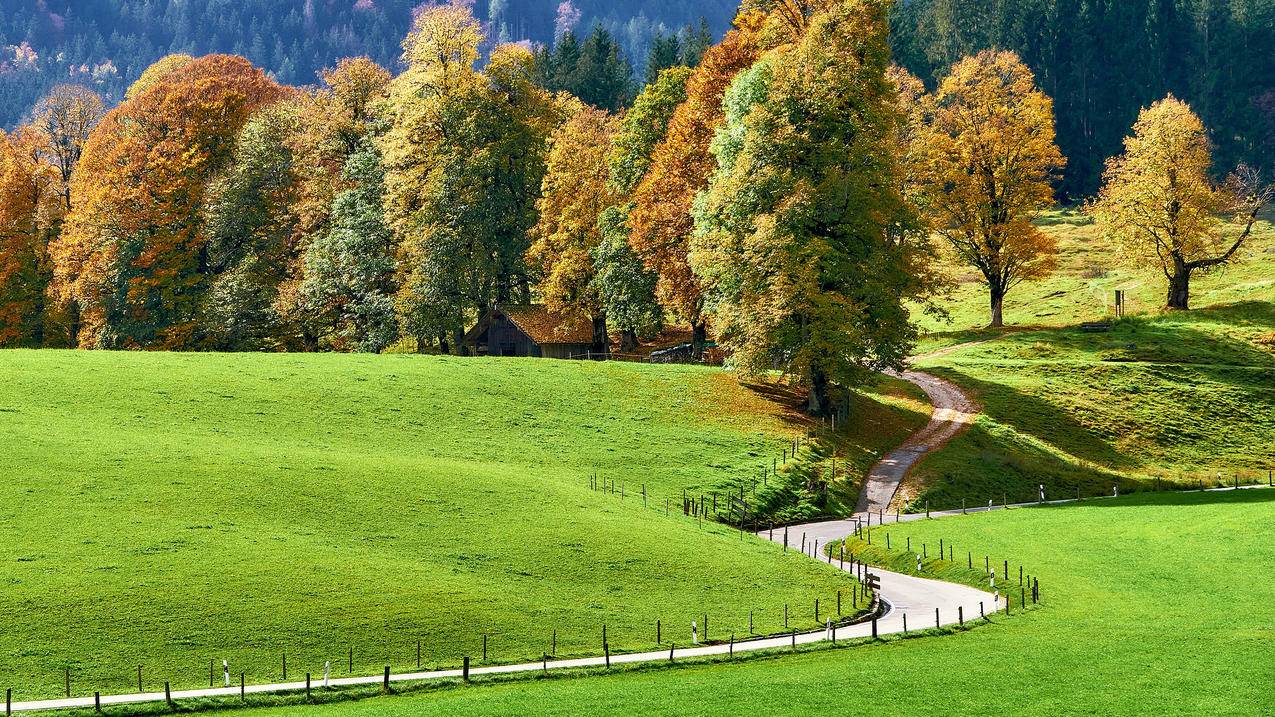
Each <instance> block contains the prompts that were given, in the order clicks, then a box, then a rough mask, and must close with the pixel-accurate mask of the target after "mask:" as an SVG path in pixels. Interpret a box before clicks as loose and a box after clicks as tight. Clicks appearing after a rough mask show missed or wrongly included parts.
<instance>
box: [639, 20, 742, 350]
mask: <svg viewBox="0 0 1275 717" xmlns="http://www.w3.org/2000/svg"><path fill="white" fill-rule="evenodd" d="M764 21H765V17H764V16H763V15H761V14H760V13H755V12H754V13H744V14H741V15H740V16H739V17H738V18H737V19H736V27H735V28H734V29H733V30H731V31H730V32H728V33H727V34H726V37H725V38H724V39H723V40H722V42H721V43H719V44H717V45H714V46H713V47H711V48H709V50H708V51H707V52H705V53H704V57H703V59H702V60H701V62H700V64H699V65H698V66H697V67H696V68H695V70H694V71H693V72H692V73H691V75H690V77H689V78H688V79H687V81H686V101H685V102H683V103H682V104H681V105H679V106H678V107H677V109H676V110H675V111H674V113H673V116H672V118H671V119H670V120H669V124H668V131H667V133H666V135H665V137H664V139H663V140H662V141H661V142H660V143H659V144H658V145H657V146H656V147H655V149H654V150H653V152H652V158H651V164H650V168H649V169H648V170H647V171H646V173H645V174H644V176H643V178H642V180H641V182H640V183H639V184H638V186H637V187H636V189H635V190H634V192H633V198H632V199H633V209H632V211H631V212H630V213H629V220H628V225H629V228H630V231H631V235H630V241H631V244H632V247H633V249H634V251H636V252H637V254H638V256H640V257H641V258H642V261H643V262H644V263H645V264H646V266H647V267H648V268H649V269H651V270H652V271H655V272H656V273H657V274H658V275H659V288H658V295H659V299H660V303H661V304H662V305H663V306H664V307H665V309H667V310H668V312H669V313H671V314H672V315H673V316H676V317H678V318H679V319H681V320H683V321H686V322H687V323H689V324H690V325H691V327H692V330H693V341H692V342H693V344H694V346H695V352H696V354H698V352H699V350H700V348H701V347H702V346H703V344H704V341H705V339H706V326H705V324H706V320H705V316H704V302H703V292H702V289H701V286H700V282H699V279H698V277H697V276H696V275H695V273H694V272H693V271H691V267H690V263H689V260H688V253H689V244H690V237H691V233H692V232H693V230H694V221H693V220H692V218H691V205H692V203H693V202H694V201H695V194H696V192H698V191H700V190H701V189H703V188H704V187H705V186H706V185H707V184H708V178H709V176H710V175H711V174H712V173H713V171H714V169H715V168H716V162H715V161H714V158H713V155H712V154H711V153H710V151H709V144H710V143H711V142H712V139H713V134H714V132H716V130H717V128H718V127H719V126H720V125H721V124H722V122H723V120H724V114H723V111H722V96H723V95H724V94H725V92H726V88H727V87H728V86H729V85H730V82H731V80H732V79H733V78H734V77H735V75H736V74H738V73H739V72H740V71H741V70H744V69H746V68H748V67H750V66H751V65H752V64H753V63H754V62H756V61H757V58H758V57H759V56H760V54H761V47H760V45H759V37H758V33H759V31H760V28H761V26H762V24H763V23H764Z"/></svg>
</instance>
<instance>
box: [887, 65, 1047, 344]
mask: <svg viewBox="0 0 1275 717" xmlns="http://www.w3.org/2000/svg"><path fill="white" fill-rule="evenodd" d="M913 91H914V90H913ZM926 120H927V121H926V125H925V127H924V129H923V130H921V131H920V132H919V135H918V141H919V143H920V146H919V147H918V148H917V149H916V150H914V152H913V153H912V154H913V156H914V157H915V161H917V162H918V163H919V167H918V168H917V169H915V170H913V171H915V173H916V175H917V176H918V178H919V181H920V190H921V192H922V193H923V194H924V199H923V204H924V206H925V209H926V212H927V216H928V218H929V221H930V223H931V225H932V226H933V229H934V231H936V232H937V233H938V234H940V235H941V236H943V237H944V238H945V239H947V241H948V243H949V244H950V245H951V248H952V250H953V251H954V253H955V255H956V257H957V258H959V259H960V261H962V262H964V263H966V264H969V265H971V266H973V267H975V268H976V269H978V270H979V272H980V273H981V274H982V275H983V279H984V281H985V282H986V284H987V288H988V293H989V296H990V299H991V325H992V326H1002V325H1004V316H1003V307H1004V303H1005V295H1006V293H1008V292H1009V290H1010V289H1012V288H1013V287H1014V286H1015V285H1017V284H1019V283H1020V282H1023V281H1025V280H1028V279H1034V278H1039V277H1042V276H1045V275H1047V274H1048V272H1049V271H1050V270H1051V269H1052V267H1053V261H1054V255H1055V252H1056V247H1055V242H1054V240H1053V239H1052V238H1051V237H1050V236H1049V235H1048V234H1046V233H1045V232H1042V231H1041V230H1040V229H1039V228H1037V227H1036V226H1035V225H1034V224H1033V219H1034V218H1035V216H1036V214H1037V213H1038V212H1039V211H1041V210H1042V209H1045V208H1047V207H1049V206H1051V205H1052V204H1053V201H1054V194H1053V188H1052V186H1051V182H1052V181H1053V180H1054V179H1056V177H1057V171H1058V170H1059V169H1060V168H1061V167H1062V165H1063V163H1064V159H1063V156H1062V154H1061V153H1060V152H1059V151H1058V147H1057V146H1056V145H1055V144H1054V116H1053V103H1052V102H1051V101H1050V99H1049V97H1047V96H1045V94H1044V93H1043V92H1041V91H1040V90H1039V89H1037V87H1036V83H1035V78H1034V76H1033V75H1032V72H1031V70H1029V69H1027V67H1026V66H1025V65H1024V64H1023V63H1022V62H1021V61H1020V60H1019V59H1018V56H1017V55H1015V54H1013V53H1011V52H994V51H990V50H988V51H984V52H980V53H979V54H977V55H975V56H973V57H968V58H966V59H964V60H962V61H961V62H959V63H957V64H956V65H955V66H954V67H953V68H952V71H951V73H950V74H949V75H948V76H947V77H945V78H944V79H943V81H942V82H941V83H940V84H939V87H938V89H937V90H936V91H935V93H934V95H933V96H931V97H930V98H928V99H927V104H926Z"/></svg>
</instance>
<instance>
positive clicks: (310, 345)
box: [301, 329, 319, 353]
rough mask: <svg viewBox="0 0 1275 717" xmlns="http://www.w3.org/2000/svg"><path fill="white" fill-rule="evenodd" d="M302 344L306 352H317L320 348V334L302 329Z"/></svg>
mask: <svg viewBox="0 0 1275 717" xmlns="http://www.w3.org/2000/svg"><path fill="white" fill-rule="evenodd" d="M301 344H302V348H303V349H304V350H305V352H306V353H316V352H318V350H319V335H318V334H316V333H314V332H313V331H310V330H309V329H302V330H301Z"/></svg>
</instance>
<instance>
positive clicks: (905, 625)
mask: <svg viewBox="0 0 1275 717" xmlns="http://www.w3.org/2000/svg"><path fill="white" fill-rule="evenodd" d="M903 634H904V635H906V634H908V614H907V613H906V612H905V613H903Z"/></svg>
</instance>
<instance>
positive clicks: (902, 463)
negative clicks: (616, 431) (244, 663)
mask: <svg viewBox="0 0 1275 717" xmlns="http://www.w3.org/2000/svg"><path fill="white" fill-rule="evenodd" d="M900 377H901V378H903V379H904V380H907V381H910V382H912V383H914V384H916V385H917V386H920V387H921V389H922V390H924V391H925V392H926V394H927V395H928V396H929V397H930V400H931V401H932V402H933V404H934V414H933V416H932V417H931V419H930V422H929V424H928V425H927V426H926V427H925V428H923V429H922V430H920V431H918V432H917V433H915V434H913V435H912V436H911V437H910V438H908V440H907V441H906V442H905V443H904V444H903V445H902V446H900V447H899V448H897V449H895V450H894V451H892V452H891V453H890V454H889V455H887V456H886V457H885V458H883V459H882V460H881V461H880V462H879V463H878V464H877V465H876V466H875V467H874V468H873V469H872V471H871V472H870V474H869V476H868V479H867V481H866V482H865V484H864V491H863V494H862V495H861V496H860V507H859V510H860V512H861V513H863V512H867V513H869V515H870V513H878V515H879V516H883V517H887V518H888V516H884V513H883V511H885V509H886V508H887V507H888V506H889V503H890V501H891V500H892V499H893V497H894V493H895V491H896V490H898V486H899V483H900V482H901V481H902V480H903V477H904V476H905V475H906V474H907V471H908V469H909V468H910V467H911V466H912V465H913V464H914V463H916V461H917V460H918V459H919V458H920V457H921V456H922V455H924V454H925V453H926V452H927V451H930V450H933V449H934V448H936V447H939V446H941V445H942V444H943V443H944V442H946V441H947V440H950V439H951V438H952V437H953V436H955V435H956V434H957V433H959V432H960V431H961V430H963V429H964V428H965V426H966V425H968V423H969V422H970V420H971V416H972V413H973V411H974V404H973V402H972V401H971V400H970V399H969V398H968V397H967V396H965V394H963V393H961V391H960V389H958V388H956V387H955V386H954V385H952V384H951V383H949V382H947V381H944V380H942V379H940V378H937V377H935V376H931V375H929V374H925V373H921V372H918V371H907V372H904V373H903V374H901V375H900ZM935 515H936V516H937V515H938V514H937V513H936V514H935ZM896 519H897V518H896ZM907 519H909V517H908V516H904V517H903V520H907ZM856 520H857V519H855V518H851V519H848V520H832V521H824V522H820V523H810V524H807V525H798V526H789V528H788V532H777V531H774V532H772V531H766V532H763V533H761V534H759V535H760V536H761V537H763V538H767V537H769V538H770V539H771V540H772V541H773V542H775V543H782V542H784V541H785V540H786V536H787V535H788V534H790V533H791V534H792V538H793V540H794V542H795V540H796V533H797V532H800V533H803V534H804V536H805V539H806V542H805V545H806V546H807V547H808V548H809V555H810V557H811V558H812V559H818V557H817V556H819V555H820V553H819V552H818V547H819V546H822V545H827V544H828V543H830V542H832V541H834V540H840V539H841V538H842V537H844V536H846V535H849V534H850V533H852V532H853V531H854V529H855V526H856ZM868 520H869V521H870V520H871V518H870V517H869V518H868ZM795 547H796V546H795V545H794V548H795ZM825 559H826V558H825ZM844 568H845V569H847V570H853V571H857V572H858V573H859V574H860V576H862V571H863V566H861V565H856V564H854V562H853V561H851V564H850V565H847V566H844ZM869 570H870V572H871V573H872V574H873V575H876V576H877V577H878V578H879V579H880V582H881V584H880V588H879V589H878V591H877V594H878V596H879V597H880V599H881V604H882V608H883V612H882V614H881V615H879V617H878V618H877V620H875V624H874V622H863V623H859V624H854V625H846V626H841V627H837V628H835V629H833V630H832V631H831V632H829V631H828V630H826V629H823V630H815V631H813V632H804V633H794V634H791V635H784V636H779V637H765V638H754V639H747V640H740V641H738V642H733V643H725V644H712V645H702V646H692V647H676V646H674V645H670V646H669V647H668V648H661V649H659V650H655V651H649V652H636V653H626V654H614V655H609V656H608V655H597V656H593V657H582V658H575V659H564V660H558V659H554V660H541V661H538V662H524V663H518V664H510V665H487V666H474V667H472V668H471V669H470V670H469V674H470V676H480V675H501V674H516V673H530V672H536V671H545V672H548V671H550V670H569V669H580V668H597V667H607V666H609V665H611V664H616V665H621V664H640V663H656V662H665V661H668V660H680V659H691V658H703V657H714V656H721V655H729V654H733V653H735V652H741V653H745V652H755V651H758V650H781V649H784V648H789V649H791V648H794V647H796V646H797V645H807V644H813V643H819V642H825V641H835V640H851V639H855V638H865V637H871V636H873V635H874V634H876V635H892V634H899V633H904V632H908V631H915V630H922V629H925V628H929V627H938V626H946V625H955V624H957V623H963V622H966V621H974V620H978V619H980V617H982V616H984V615H991V614H994V613H995V612H997V611H999V610H1001V609H1004V605H1005V603H1004V602H1003V601H1002V600H1000V599H999V597H998V596H995V595H993V594H992V593H988V592H984V591H982V590H978V589H975V588H971V587H967V586H964V585H957V584H953V583H947V582H943V581H940V580H931V579H928V578H923V577H917V576H911V575H903V574H900V573H893V572H889V571H885V570H879V569H876V568H869ZM874 631H875V633H874ZM231 669H233V666H232V668H231ZM462 676H463V673H462V670H460V669H448V670H432V671H426V672H407V673H402V674H392V675H390V676H389V681H390V682H391V683H394V682H419V681H428V680H442V679H459V678H461V677H462ZM384 679H385V676H384V675H368V676H361V677H340V678H334V679H332V680H330V681H329V684H330V685H331V686H333V687H343V686H356V685H377V684H381V683H382V681H383V680H384ZM320 685H322V682H321V681H320V680H319V679H315V680H314V684H313V687H312V689H316V690H321V689H323V688H322V687H321V686H320ZM306 689H307V685H306V683H305V682H304V681H293V682H276V683H269V684H257V685H244V686H243V687H242V688H241V687H240V686H238V685H232V686H230V687H214V688H209V689H195V690H176V691H173V692H172V693H171V698H172V699H173V700H183V699H198V698H215V697H232V698H233V697H238V696H240V695H241V694H243V695H247V694H260V693H270V692H299V691H303V690H306ZM166 699H168V696H166V695H165V693H163V692H140V693H135V694H123V695H102V696H101V697H100V700H101V702H100V704H101V705H102V706H109V705H122V704H139V703H147V702H150V703H154V702H162V701H164V700H166ZM94 706H95V698H94V697H93V696H85V697H71V698H59V699H50V700H33V701H18V702H13V703H12V704H11V705H9V709H11V710H12V711H13V712H33V711H40V710H62V709H91V708H93V707H94Z"/></svg>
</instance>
